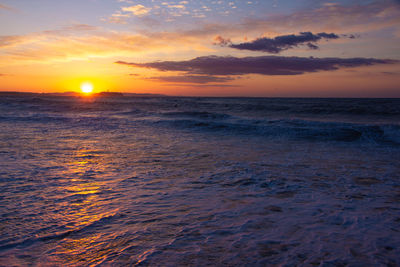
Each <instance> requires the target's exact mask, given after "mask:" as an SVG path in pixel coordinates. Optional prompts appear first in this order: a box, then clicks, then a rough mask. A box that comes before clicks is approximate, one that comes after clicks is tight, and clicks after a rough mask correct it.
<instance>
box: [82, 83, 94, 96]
mask: <svg viewBox="0 0 400 267" xmlns="http://www.w3.org/2000/svg"><path fill="white" fill-rule="evenodd" d="M81 91H82V93H85V94H90V93H92V92H93V85H92V84H91V83H88V82H86V83H82V84H81Z"/></svg>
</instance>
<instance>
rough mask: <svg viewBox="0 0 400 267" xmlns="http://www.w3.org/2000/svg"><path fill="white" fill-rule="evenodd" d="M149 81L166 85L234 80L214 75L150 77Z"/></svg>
mask: <svg viewBox="0 0 400 267" xmlns="http://www.w3.org/2000/svg"><path fill="white" fill-rule="evenodd" d="M150 80H156V81H161V82H168V83H195V84H206V83H224V82H228V81H232V80H234V78H233V77H219V76H214V75H179V76H159V77H152V78H150Z"/></svg>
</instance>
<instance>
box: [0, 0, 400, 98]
mask: <svg viewBox="0 0 400 267" xmlns="http://www.w3.org/2000/svg"><path fill="white" fill-rule="evenodd" d="M399 60H400V1H395V0H377V1H373V0H371V1H369V0H363V1H338V0H336V1H335V0H332V1H323V0H298V1H289V0H262V1H261V0H260V1H255V0H249V1H245V0H240V1H239V0H236V1H235V0H230V1H218V0H203V1H192V0H186V1H165V0H141V1H136V0H69V1H54V0H35V1H32V0H0V90H1V91H29V92H64V91H79V90H80V85H81V84H82V83H85V82H86V83H91V84H93V87H94V91H96V92H99V91H106V90H110V91H118V92H131V93H156V94H167V95H185V96H194V95H196V96H316V97H336V96H340V97H342V96H344V97H400V63H399Z"/></svg>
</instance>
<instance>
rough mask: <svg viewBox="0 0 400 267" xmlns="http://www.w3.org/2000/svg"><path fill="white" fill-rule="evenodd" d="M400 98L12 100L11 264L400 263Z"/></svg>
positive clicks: (5, 189)
mask: <svg viewBox="0 0 400 267" xmlns="http://www.w3.org/2000/svg"><path fill="white" fill-rule="evenodd" d="M399 173H400V100H385V99H365V100H360V99H245V98H138V97H124V98H108V99H105V98H103V99H80V98H71V97H60V96H57V97H56V96H46V95H2V96H0V187H1V191H0V265H2V266H13V265H17V266H18V265H19V266H26V265H32V264H33V265H50V266H54V265H60V266H61V265H64V266H67V265H68V266H74V265H79V266H81V265H84V266H85V265H106V266H107V265H117V266H124V265H140V266H142V265H143V266H147V265H151V266H182V265H184V266H186V265H189V266H204V265H217V266H240V265H241V266H265V265H283V266H293V265H304V266H346V265H348V266H371V265H374V266H398V265H400V257H399V256H398V255H400V234H399V229H400V212H399V211H400V210H399V208H400V182H399V176H400V175H399Z"/></svg>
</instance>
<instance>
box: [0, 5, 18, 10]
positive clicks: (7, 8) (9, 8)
mask: <svg viewBox="0 0 400 267" xmlns="http://www.w3.org/2000/svg"><path fill="white" fill-rule="evenodd" d="M0 9H5V10H8V11H14V10H15V9H14V8H12V7H9V6H6V5H3V4H0Z"/></svg>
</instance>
